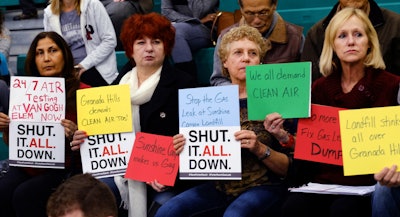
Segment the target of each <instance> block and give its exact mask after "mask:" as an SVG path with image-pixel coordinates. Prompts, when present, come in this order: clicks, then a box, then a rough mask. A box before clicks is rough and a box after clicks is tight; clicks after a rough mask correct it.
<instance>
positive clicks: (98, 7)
mask: <svg viewBox="0 0 400 217" xmlns="http://www.w3.org/2000/svg"><path fill="white" fill-rule="evenodd" d="M43 16H44V19H43V23H44V29H45V31H55V32H57V33H58V34H60V35H62V36H63V38H64V39H65V40H66V41H67V43H68V45H69V47H70V48H71V51H72V55H73V57H74V64H75V69H76V70H77V72H78V76H79V78H80V80H81V81H82V82H84V83H86V84H89V85H90V86H92V87H98V86H106V85H109V84H111V83H112V82H113V81H114V80H115V79H116V78H117V75H118V70H117V59H116V56H115V51H114V49H115V46H116V45H117V38H116V36H115V31H114V27H113V25H112V23H111V20H110V17H109V16H108V14H107V11H106V9H105V8H104V6H103V4H102V3H101V2H100V1H98V0H51V1H50V5H48V6H47V7H46V8H45V9H44V15H43Z"/></svg>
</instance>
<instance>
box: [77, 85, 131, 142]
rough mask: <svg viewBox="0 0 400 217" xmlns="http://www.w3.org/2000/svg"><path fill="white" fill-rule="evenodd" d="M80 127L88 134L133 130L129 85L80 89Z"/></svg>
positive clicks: (78, 107)
mask: <svg viewBox="0 0 400 217" xmlns="http://www.w3.org/2000/svg"><path fill="white" fill-rule="evenodd" d="M76 95H77V96H76V100H77V103H76V104H77V109H78V128H79V130H84V131H86V133H87V135H96V134H112V133H123V132H131V131H132V111H131V98H130V90H129V85H111V86H104V87H94V88H86V89H81V90H78V91H77V93H76Z"/></svg>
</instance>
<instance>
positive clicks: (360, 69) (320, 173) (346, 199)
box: [282, 8, 400, 217]
mask: <svg viewBox="0 0 400 217" xmlns="http://www.w3.org/2000/svg"><path fill="white" fill-rule="evenodd" d="M319 66H320V71H321V73H322V75H324V77H321V78H319V79H317V80H316V81H315V82H314V83H313V85H312V90H311V102H312V103H314V104H320V105H327V106H334V107H339V108H347V109H360V108H372V107H382V106H395V105H397V93H398V90H399V83H400V77H399V76H396V75H393V74H391V73H389V72H387V71H385V64H384V62H383V60H382V55H381V52H380V48H379V43H378V37H377V34H376V32H375V29H374V28H373V26H372V24H371V22H370V20H369V19H368V16H367V15H366V14H365V13H364V12H363V11H362V10H360V9H355V8H344V9H342V10H341V11H339V12H338V13H337V14H336V15H335V16H334V17H333V18H332V20H331V21H330V23H329V25H328V26H327V28H326V31H325V41H324V47H323V50H322V55H321V57H320V63H319ZM299 145H302V144H296V146H299ZM293 164H294V165H297V166H299V171H301V172H300V173H299V174H297V176H296V177H297V178H305V179H304V180H303V181H304V182H305V183H307V182H314V183H322V184H338V185H350V186H371V185H374V184H375V183H376V181H375V180H374V177H373V175H357V176H344V174H343V166H337V165H329V164H323V163H316V162H307V161H301V160H295V161H294V163H293ZM282 212H283V214H282V216H283V217H290V216H296V217H302V216H304V217H314V216H315V217H316V216H341V217H346V216H348V217H357V216H359V217H365V216H370V215H371V197H370V196H354V195H328V194H309V193H290V194H289V196H288V198H287V200H286V202H285V203H284V205H283V208H282Z"/></svg>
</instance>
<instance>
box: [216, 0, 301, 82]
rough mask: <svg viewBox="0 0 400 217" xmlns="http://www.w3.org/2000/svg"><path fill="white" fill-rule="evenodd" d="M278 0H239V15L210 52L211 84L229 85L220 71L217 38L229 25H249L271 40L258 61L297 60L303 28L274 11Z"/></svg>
mask: <svg viewBox="0 0 400 217" xmlns="http://www.w3.org/2000/svg"><path fill="white" fill-rule="evenodd" d="M277 4H278V0H239V6H240V11H241V13H242V19H241V20H240V21H239V22H238V23H236V24H234V25H233V26H231V27H228V28H226V29H225V30H224V31H222V32H221V34H220V36H219V37H218V40H217V45H216V47H215V52H214V67H213V73H212V75H211V77H210V83H211V85H213V86H218V85H229V84H231V81H230V80H229V79H228V78H227V77H226V76H224V75H222V71H221V61H220V59H219V57H218V54H217V52H218V48H219V41H220V40H221V37H222V36H223V35H224V34H225V33H226V32H227V31H229V29H231V28H233V27H236V26H241V25H250V26H252V27H254V28H256V29H257V30H258V31H259V32H260V33H261V34H262V35H263V37H264V38H266V39H268V40H269V41H270V43H271V50H269V51H268V53H267V54H266V55H264V58H263V59H262V60H261V62H262V63H285V62H297V61H299V60H300V54H301V52H302V48H303V43H304V35H303V28H302V27H300V26H296V25H293V24H291V23H288V22H286V21H285V20H283V18H282V17H281V16H280V15H279V13H278V12H277V11H276V6H277Z"/></svg>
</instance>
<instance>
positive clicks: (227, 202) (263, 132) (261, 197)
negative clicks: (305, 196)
mask: <svg viewBox="0 0 400 217" xmlns="http://www.w3.org/2000/svg"><path fill="white" fill-rule="evenodd" d="M268 45H269V44H267V43H266V42H265V41H264V39H263V37H262V35H261V34H260V33H259V31H257V29H255V28H253V27H250V26H246V25H243V26H240V27H236V28H232V29H231V30H230V31H229V32H227V33H226V34H225V35H224V37H223V38H222V40H221V43H220V46H219V49H218V54H219V56H220V59H221V63H222V66H223V69H222V70H223V73H224V75H225V76H229V77H230V79H231V81H232V84H236V85H238V86H239V99H238V100H239V101H240V122H241V130H240V131H238V132H236V133H235V135H234V136H235V139H236V140H237V141H240V143H241V148H242V151H241V158H242V180H238V181H236V180H227V181H210V182H207V183H204V184H202V185H198V186H196V187H193V188H191V189H189V190H187V191H184V192H183V193H181V194H178V195H177V196H175V197H173V198H172V199H170V200H169V201H167V202H166V203H165V204H164V205H163V206H161V208H160V209H159V210H158V212H157V214H156V216H157V217H187V216H197V215H200V216H226V217H228V216H241V217H246V216H248V217H257V216H260V217H261V216H276V215H277V212H278V211H279V208H278V207H280V205H281V202H282V199H283V198H284V196H285V194H286V191H287V188H286V185H285V184H284V177H285V176H286V174H287V172H288V168H289V164H290V161H291V160H290V159H289V157H288V155H287V153H285V152H284V149H283V148H282V146H281V144H280V141H279V140H283V142H286V141H287V140H288V133H287V132H286V131H285V130H284V129H283V125H282V123H283V119H282V117H281V116H280V115H279V114H277V113H273V114H270V115H268V116H267V118H266V119H265V121H264V122H263V121H250V120H248V118H247V92H246V72H245V68H246V66H249V65H257V64H260V62H261V59H262V57H263V55H265V53H266V51H267V49H268V48H269V46H268ZM185 140H186V139H185V137H184V136H183V135H182V134H177V135H175V136H174V138H173V143H174V148H175V151H176V152H177V153H178V154H179V153H181V151H182V150H183V149H184V148H185Z"/></svg>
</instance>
